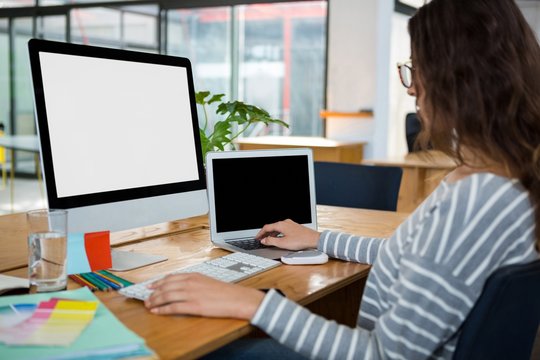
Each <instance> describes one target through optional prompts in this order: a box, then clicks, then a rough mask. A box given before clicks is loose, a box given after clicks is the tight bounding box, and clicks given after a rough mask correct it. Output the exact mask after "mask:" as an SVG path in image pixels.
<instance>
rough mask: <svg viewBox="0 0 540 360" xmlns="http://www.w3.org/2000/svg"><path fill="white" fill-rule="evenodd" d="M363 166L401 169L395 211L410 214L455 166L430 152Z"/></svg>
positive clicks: (445, 158)
mask: <svg viewBox="0 0 540 360" xmlns="http://www.w3.org/2000/svg"><path fill="white" fill-rule="evenodd" d="M362 163H363V164H371V165H379V166H399V167H401V168H402V169H403V177H402V179H401V187H400V189H399V196H398V204H397V211H400V212H409V213H410V212H412V211H413V210H414V209H416V207H417V206H418V205H420V203H421V202H422V201H424V199H425V198H426V197H428V196H429V194H431V192H432V191H433V190H434V189H435V188H436V187H437V186H438V185H439V183H440V182H441V180H442V179H443V178H444V176H445V175H446V174H448V173H449V172H450V171H451V170H452V169H454V168H455V167H456V164H455V163H454V162H453V161H452V160H451V159H450V158H448V157H447V156H446V155H444V154H442V153H440V152H436V151H430V152H428V153H409V154H407V155H405V156H403V157H396V158H388V159H383V160H364V161H362Z"/></svg>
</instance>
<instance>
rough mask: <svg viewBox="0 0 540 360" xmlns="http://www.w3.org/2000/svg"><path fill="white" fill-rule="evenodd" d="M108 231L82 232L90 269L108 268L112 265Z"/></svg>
mask: <svg viewBox="0 0 540 360" xmlns="http://www.w3.org/2000/svg"><path fill="white" fill-rule="evenodd" d="M109 235H110V233H109V231H99V232H93V233H86V234H84V247H85V250H86V256H87V257H88V263H89V264H90V269H91V270H92V271H96V270H103V269H109V268H110V267H111V266H112V258H111V242H110V236H109Z"/></svg>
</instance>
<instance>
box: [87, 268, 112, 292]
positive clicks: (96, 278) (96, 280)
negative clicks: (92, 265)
mask: <svg viewBox="0 0 540 360" xmlns="http://www.w3.org/2000/svg"><path fill="white" fill-rule="evenodd" d="M86 275H88V276H89V277H90V278H91V279H92V281H93V282H94V283H96V284H100V285H102V286H103V287H104V289H103V290H105V291H108V290H111V289H112V288H111V285H110V284H108V283H107V282H106V281H103V279H101V278H100V277H99V276H97V275H96V274H94V273H93V272H89V273H87V274H86Z"/></svg>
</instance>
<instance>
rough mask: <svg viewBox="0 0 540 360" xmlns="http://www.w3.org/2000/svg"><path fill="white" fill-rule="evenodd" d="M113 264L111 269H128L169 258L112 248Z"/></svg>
mask: <svg viewBox="0 0 540 360" xmlns="http://www.w3.org/2000/svg"><path fill="white" fill-rule="evenodd" d="M111 257H112V266H111V268H110V269H109V270H113V271H127V270H133V269H137V268H140V267H143V266H146V265H151V264H155V263H158V262H162V261H165V260H167V258H166V257H165V256H161V255H150V254H141V253H136V252H132V251H120V250H111Z"/></svg>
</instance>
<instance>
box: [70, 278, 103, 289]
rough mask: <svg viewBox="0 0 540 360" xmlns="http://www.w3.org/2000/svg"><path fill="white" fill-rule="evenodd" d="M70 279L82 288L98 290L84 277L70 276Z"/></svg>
mask: <svg viewBox="0 0 540 360" xmlns="http://www.w3.org/2000/svg"><path fill="white" fill-rule="evenodd" d="M69 278H70V279H71V280H73V281H75V282H76V283H77V284H79V285H81V286H86V287H87V288H89V289H90V290H91V291H96V290H97V289H98V288H97V287H95V286H94V285H92V284H91V283H89V282H88V281H86V280H84V279H83V278H82V277H80V276H78V275H75V274H73V275H69Z"/></svg>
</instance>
